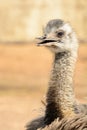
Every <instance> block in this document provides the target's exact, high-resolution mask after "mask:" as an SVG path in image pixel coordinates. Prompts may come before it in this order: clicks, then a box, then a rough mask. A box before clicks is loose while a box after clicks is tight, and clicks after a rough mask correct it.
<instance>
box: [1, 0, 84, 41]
mask: <svg viewBox="0 0 87 130" xmlns="http://www.w3.org/2000/svg"><path fill="white" fill-rule="evenodd" d="M53 18H62V19H65V20H66V21H70V22H71V24H72V25H73V27H74V28H75V31H76V32H77V34H78V37H79V38H80V39H86V33H87V25H86V23H87V0H3V1H2V0H0V41H29V40H33V39H34V38H35V37H36V36H38V35H40V34H41V31H42V27H43V25H45V23H46V22H47V21H48V20H49V19H53Z"/></svg>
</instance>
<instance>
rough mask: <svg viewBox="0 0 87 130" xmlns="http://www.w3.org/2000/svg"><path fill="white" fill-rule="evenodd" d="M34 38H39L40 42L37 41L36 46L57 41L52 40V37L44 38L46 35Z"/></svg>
mask: <svg viewBox="0 0 87 130" xmlns="http://www.w3.org/2000/svg"><path fill="white" fill-rule="evenodd" d="M36 39H39V40H41V42H39V43H37V45H38V46H41V45H48V44H49V43H52V42H57V41H56V40H54V39H46V37H38V38H36Z"/></svg>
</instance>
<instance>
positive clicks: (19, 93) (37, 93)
mask: <svg viewBox="0 0 87 130" xmlns="http://www.w3.org/2000/svg"><path fill="white" fill-rule="evenodd" d="M54 18H60V19H64V20H65V21H69V22H70V23H71V25H72V26H73V28H74V30H75V31H76V33H77V37H78V39H79V41H80V48H79V56H78V57H79V59H78V62H77V65H76V74H75V92H76V96H77V98H78V99H79V100H80V101H83V102H84V101H86V102H87V36H86V35H87V1H86V0H66V1H65V0H53V1H52V0H32V1H30V0H15V1H12V0H3V1H1V0H0V129H1V130H20V129H21V130H24V129H25V128H24V126H25V124H26V123H27V122H28V121H30V120H31V119H32V118H35V117H36V116H38V115H41V114H42V113H43V110H42V108H44V107H43V105H42V104H41V100H44V96H45V94H46V90H47V87H48V80H49V75H50V69H51V66H52V58H53V56H52V54H51V52H49V51H48V50H47V49H45V48H38V47H36V46H35V44H34V43H35V37H37V36H39V35H42V28H43V27H44V25H45V24H46V23H47V22H48V21H49V20H50V19H54Z"/></svg>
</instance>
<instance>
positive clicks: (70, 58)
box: [45, 52, 76, 124]
mask: <svg viewBox="0 0 87 130" xmlns="http://www.w3.org/2000/svg"><path fill="white" fill-rule="evenodd" d="M75 62H76V55H75V54H73V53H71V52H61V53H58V54H55V58H54V64H53V69H52V74H51V78H50V82H49V89H48V93H47V107H46V118H45V119H46V122H48V124H49V123H50V122H51V121H53V120H54V119H55V118H57V117H59V118H62V117H65V116H66V115H67V114H71V113H74V102H75V96H74V90H73V73H74V67H75Z"/></svg>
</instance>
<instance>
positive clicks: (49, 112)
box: [27, 19, 87, 130]
mask: <svg viewBox="0 0 87 130" xmlns="http://www.w3.org/2000/svg"><path fill="white" fill-rule="evenodd" d="M38 39H39V40H40V42H39V43H37V45H38V46H45V47H47V48H49V49H50V50H51V51H52V52H53V53H54V62H53V68H52V72H51V77H50V81H49V88H48V92H47V99H46V102H47V105H46V110H45V116H44V117H41V118H39V119H37V120H34V121H33V122H31V124H30V125H28V127H27V130H36V129H37V128H40V127H45V126H46V125H50V124H51V123H52V122H53V121H54V120H55V119H57V118H58V119H59V120H62V119H63V118H65V119H68V118H74V117H76V115H77V114H80V113H84V114H87V105H84V104H81V105H80V104H79V103H78V102H77V101H76V99H75V94H74V90H73V75H74V68H75V63H76V59H77V51H78V42H77V38H76V35H75V32H74V31H73V29H72V27H71V26H70V25H69V23H66V22H64V21H63V20H60V19H54V20H51V21H49V22H48V23H47V25H46V27H45V29H44V35H43V36H42V37H39V38H38ZM77 118H78V117H77ZM84 118H85V117H84ZM82 119H83V118H82ZM86 119H87V117H86ZM72 120H73V119H72ZM62 122H63V121H62ZM65 122H66V124H67V120H66V121H65ZM83 122H87V120H86V121H84V119H83ZM35 124H36V126H35ZM32 125H33V126H34V127H33V126H32ZM86 128H87V127H86ZM61 130H62V129H61Z"/></svg>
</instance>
